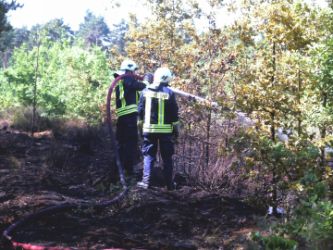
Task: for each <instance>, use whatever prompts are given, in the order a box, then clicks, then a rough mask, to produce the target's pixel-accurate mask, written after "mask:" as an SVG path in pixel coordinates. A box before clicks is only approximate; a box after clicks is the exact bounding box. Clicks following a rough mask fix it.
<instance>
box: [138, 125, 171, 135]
mask: <svg viewBox="0 0 333 250" xmlns="http://www.w3.org/2000/svg"><path fill="white" fill-rule="evenodd" d="M143 132H146V133H172V126H171V124H150V125H148V126H147V125H146V124H144V125H143Z"/></svg>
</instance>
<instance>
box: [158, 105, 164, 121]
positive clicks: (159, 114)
mask: <svg viewBox="0 0 333 250" xmlns="http://www.w3.org/2000/svg"><path fill="white" fill-rule="evenodd" d="M163 111H164V109H163V99H158V122H157V123H158V124H163V123H164V119H163V113H162V112H163Z"/></svg>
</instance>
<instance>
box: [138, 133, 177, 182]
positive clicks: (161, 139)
mask: <svg viewBox="0 0 333 250" xmlns="http://www.w3.org/2000/svg"><path fill="white" fill-rule="evenodd" d="M158 144H159V145H160V151H161V156H162V160H163V175H164V179H165V182H166V185H167V187H168V188H171V187H172V186H173V182H172V172H173V163H172V155H173V154H174V145H173V142H172V135H171V134H153V133H152V134H144V135H143V145H142V153H143V157H144V159H143V163H144V166H143V177H142V182H144V183H146V184H148V185H149V181H150V177H151V171H152V168H153V167H154V163H155V161H156V154H157V149H158Z"/></svg>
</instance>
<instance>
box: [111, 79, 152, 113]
mask: <svg viewBox="0 0 333 250" xmlns="http://www.w3.org/2000/svg"><path fill="white" fill-rule="evenodd" d="M145 87H146V85H145V84H144V83H142V82H139V81H137V80H136V79H135V78H134V77H133V76H125V77H124V78H123V79H121V80H120V81H119V83H118V84H117V86H116V114H117V116H118V117H121V116H124V115H128V114H132V113H137V112H138V106H137V104H138V100H139V96H140V94H139V91H141V90H143V89H144V88H145Z"/></svg>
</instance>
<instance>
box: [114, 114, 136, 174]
mask: <svg viewBox="0 0 333 250" xmlns="http://www.w3.org/2000/svg"><path fill="white" fill-rule="evenodd" d="M116 138H117V141H118V152H119V156H120V161H121V163H122V165H123V167H124V170H125V172H126V173H127V174H129V175H131V174H133V166H134V163H135V162H136V160H137V158H138V128H137V114H136V113H133V114H129V115H125V116H121V117H119V118H118V121H117V132H116Z"/></svg>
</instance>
